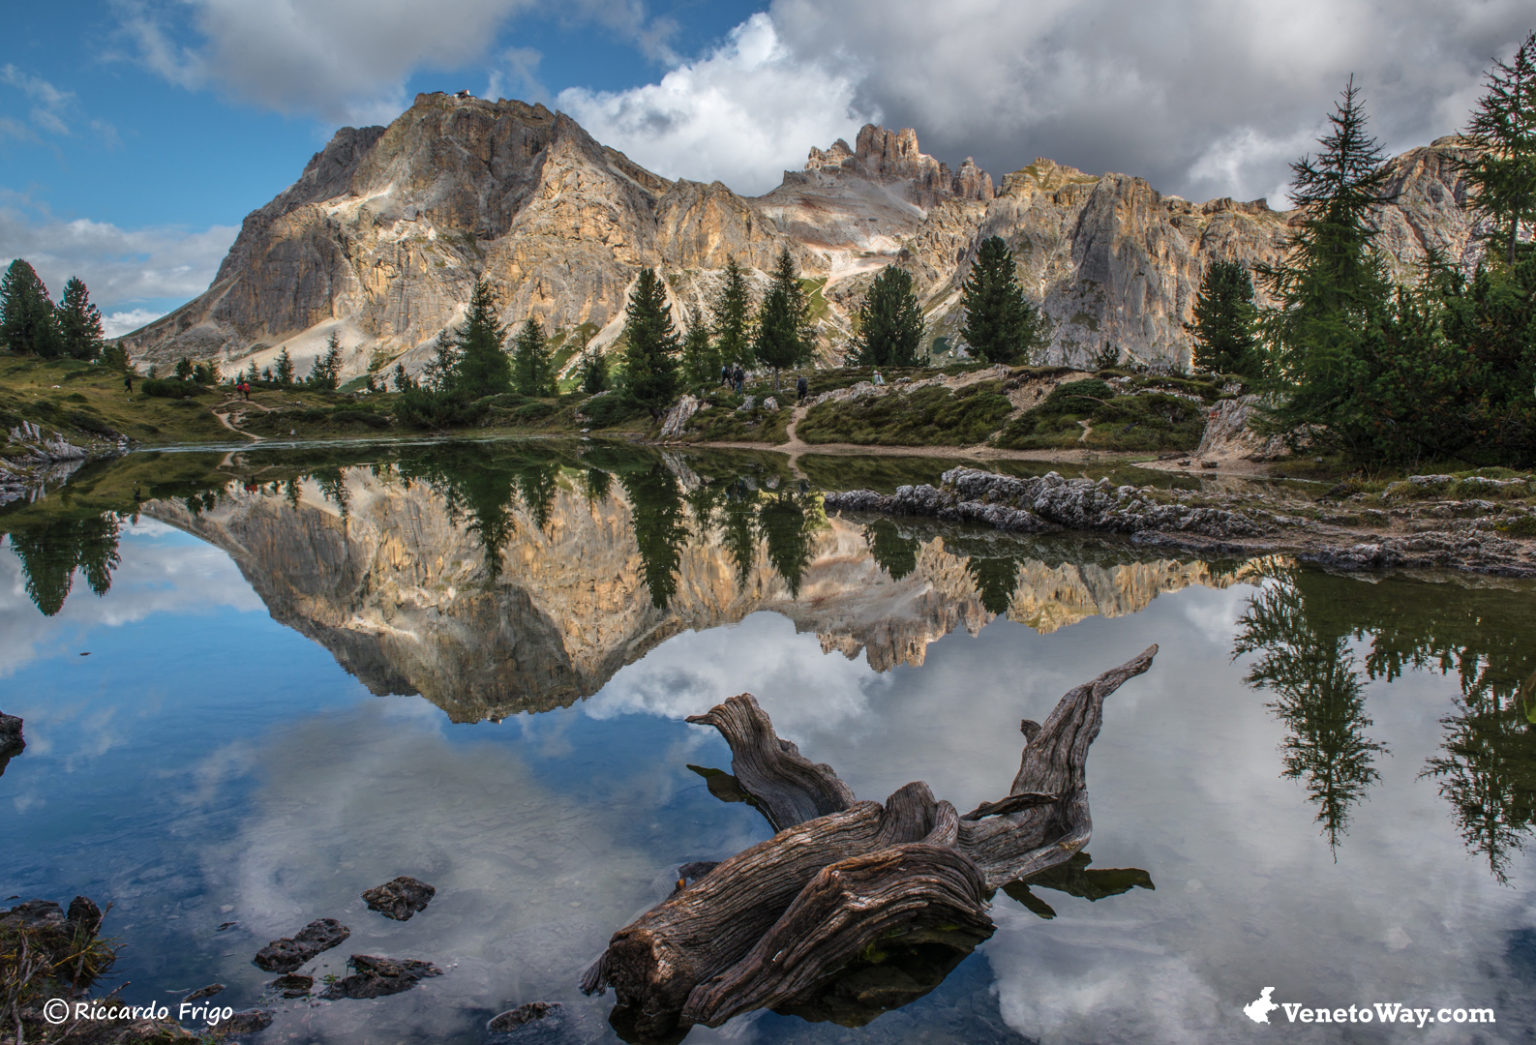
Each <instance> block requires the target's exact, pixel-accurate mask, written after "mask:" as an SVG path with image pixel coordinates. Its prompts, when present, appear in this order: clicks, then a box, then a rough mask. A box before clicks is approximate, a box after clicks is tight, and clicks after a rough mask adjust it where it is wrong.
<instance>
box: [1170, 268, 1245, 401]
mask: <svg viewBox="0 0 1536 1045" xmlns="http://www.w3.org/2000/svg"><path fill="white" fill-rule="evenodd" d="M1257 318H1258V312H1257V310H1256V309H1255V308H1254V305H1253V280H1252V278H1250V277H1249V275H1248V271H1247V270H1246V269H1245V268H1243V266H1242V265H1239V264H1238V263H1237V262H1235V261H1217V262H1213V263H1212V264H1211V267H1210V268H1208V269H1206V270H1205V276H1204V277H1203V278H1202V279H1201V280H1200V296H1199V297H1198V298H1196V299H1195V321H1194V322H1193V323H1190V324H1189V325H1188V326H1187V329H1188V330H1189V332H1190V333H1191V334H1192V335H1193V336H1194V340H1195V345H1194V352H1193V356H1194V365H1195V367H1196V368H1197V369H1200V370H1209V371H1212V372H1213V373H1218V374H1243V375H1245V376H1252V377H1257V376H1258V373H1259V369H1260V366H1259V364H1260V362H1261V361H1260V360H1259V358H1258V357H1257V355H1256V352H1257V349H1258V338H1257V336H1256V335H1255V333H1254V323H1255V321H1256V320H1257Z"/></svg>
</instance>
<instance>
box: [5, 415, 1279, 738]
mask: <svg viewBox="0 0 1536 1045" xmlns="http://www.w3.org/2000/svg"><path fill="white" fill-rule="evenodd" d="M239 464H240V466H241V474H240V476H239V477H238V478H233V479H231V478H226V477H223V476H220V477H219V479H218V481H216V482H215V483H213V484H212V485H207V486H205V487H204V488H202V489H195V490H190V491H178V492H177V493H176V494H175V495H173V496H164V495H160V496H153V497H150V498H146V499H143V500H137V501H135V502H134V503H133V504H132V505H131V506H130V507H129V508H128V509H127V510H128V511H131V512H133V513H135V514H137V513H142V514H143V515H145V516H147V517H149V518H154V519H158V520H160V521H163V522H167V523H169V524H171V525H173V526H175V527H177V528H179V529H181V530H184V531H186V532H188V533H192V534H194V535H196V536H198V537H200V538H202V539H203V540H205V541H207V542H209V543H211V544H213V545H215V546H217V547H219V548H221V549H223V550H225V551H226V552H228V553H229V554H230V556H231V557H232V558H233V559H234V560H235V561H236V563H237V564H239V566H240V568H241V571H242V572H243V573H244V574H245V576H246V578H247V579H248V580H249V581H250V583H251V585H252V586H253V587H254V588H255V590H256V591H257V592H258V593H259V594H260V596H261V597H262V599H263V601H265V602H266V604H267V606H268V607H269V609H270V610H271V612H272V614H273V616H274V617H276V618H277V619H278V620H281V621H283V622H284V623H286V624H289V625H290V626H292V627H294V628H295V629H297V630H298V631H300V632H302V633H303V634H305V635H308V636H310V637H311V638H313V639H315V640H317V641H319V642H321V643H322V644H324V645H325V646H326V648H328V649H329V650H331V652H332V653H333V654H334V655H335V656H336V658H337V660H338V661H339V662H340V663H341V664H342V665H343V666H344V667H345V668H346V669H347V670H348V671H350V672H352V673H353V674H354V675H356V676H357V677H358V678H359V679H360V680H362V681H363V682H364V684H365V685H367V686H368V688H369V689H370V690H371V691H373V692H374V693H378V694H385V693H420V694H421V695H422V696H424V697H426V698H427V699H428V700H430V701H432V702H433V703H435V704H437V705H438V706H440V707H442V708H443V709H444V710H445V711H447V712H448V713H449V715H450V717H452V718H453V719H454V720H455V721H476V720H480V719H487V718H489V719H500V718H502V717H504V716H506V715H508V714H512V713H515V712H517V711H523V710H538V709H543V708H552V707H558V706H565V705H568V704H570V703H571V702H572V701H574V700H576V699H579V698H580V697H584V696H588V695H590V694H592V693H594V692H596V691H597V690H598V689H600V688H601V687H602V685H603V684H604V683H605V682H606V681H607V680H608V679H609V678H610V677H611V676H612V675H613V673H614V672H615V671H617V670H618V669H619V668H620V667H622V666H623V665H625V664H628V663H632V662H633V661H635V660H636V659H638V658H639V657H641V656H643V655H644V653H645V652H646V651H647V650H648V649H651V648H652V647H654V646H655V645H656V644H657V643H658V642H660V641H662V640H664V639H665V638H667V637H668V636H670V635H673V634H676V633H677V632H679V631H681V630H684V629H699V628H708V627H714V626H717V625H720V624H728V623H733V622H736V621H739V620H741V619H743V618H744V617H746V616H747V615H748V614H750V613H754V612H757V611H759V610H771V611H774V612H778V613H782V614H784V615H785V616H787V617H789V618H790V619H792V620H793V621H794V622H795V624H796V627H797V628H799V629H801V630H808V631H814V632H815V633H816V634H817V635H818V636H819V637H820V639H821V642H822V646H823V648H824V649H837V650H840V651H841V652H843V653H844V654H845V655H847V656H850V657H853V656H857V655H858V654H859V653H861V652H862V653H863V654H864V655H865V656H866V657H867V659H868V661H869V663H870V665H871V666H873V667H874V668H875V669H876V670H887V669H889V668H890V667H893V666H895V665H898V664H921V663H922V661H923V657H924V653H925V650H926V649H927V647H928V645H929V644H930V643H931V642H933V641H934V640H935V639H938V638H940V637H941V636H943V635H946V634H948V633H949V632H950V631H952V630H954V629H955V628H956V627H961V626H963V627H965V628H966V629H968V630H969V631H971V632H973V633H974V632H976V631H977V630H979V629H980V628H981V627H983V626H984V625H985V624H986V623H987V622H988V621H989V620H991V619H993V618H994V617H997V616H1007V617H1010V618H1011V619H1014V620H1019V621H1022V622H1024V623H1027V624H1029V625H1030V626H1031V627H1033V628H1036V629H1037V630H1044V631H1048V630H1053V629H1055V628H1058V627H1061V626H1062V625H1064V624H1067V623H1071V622H1072V621H1075V620H1080V619H1083V618H1084V617H1088V616H1092V615H1098V614H1103V615H1109V616H1118V615H1122V614H1125V613H1133V612H1135V611H1137V610H1139V609H1141V608H1142V607H1143V606H1145V605H1146V604H1147V603H1148V602H1150V600H1151V599H1153V598H1155V597H1156V596H1157V594H1158V593H1160V592H1163V591H1174V590H1178V589H1180V588H1183V587H1186V586H1187V585H1190V584H1203V585H1217V586H1224V585H1226V584H1229V583H1232V582H1233V581H1234V580H1239V579H1242V578H1243V577H1246V576H1250V575H1252V574H1253V573H1254V571H1255V569H1256V567H1255V566H1254V565H1253V564H1243V563H1233V564H1231V565H1230V566H1218V565H1212V564H1210V563H1207V562H1204V561H1201V560H1198V559H1194V558H1189V559H1173V558H1166V557H1159V556H1158V555H1154V554H1147V553H1142V552H1139V551H1137V550H1135V549H1133V548H1131V547H1130V546H1128V545H1125V544H1123V543H1122V544H1104V543H1100V542H1091V541H1090V542H1084V541H1079V540H1072V539H1061V538H1056V539H1041V538H1033V539H1021V538H1017V537H1009V536H1005V535H1000V534H994V533H991V532H982V531H975V532H968V533H957V532H955V531H954V530H952V529H937V528H935V527H933V526H926V525H923V524H919V523H913V522H909V521H901V522H893V521H891V520H883V519H875V520H854V519H844V518H831V519H829V518H828V517H827V515H826V513H825V511H824V510H823V508H822V506H821V498H820V496H819V493H817V492H816V491H814V490H812V489H811V488H810V485H809V483H808V482H806V481H805V480H803V479H798V478H795V477H793V476H791V475H789V474H787V473H786V472H785V471H783V469H782V465H781V464H779V463H778V462H777V461H775V460H773V459H771V458H770V459H753V458H746V459H743V458H741V457H729V458H719V457H717V458H708V457H704V458H700V457H684V456H682V455H679V454H675V453H646V452H641V451H636V450H634V449H630V448H623V449H620V448H615V447H606V446H598V447H593V448H587V449H582V448H576V449H565V450H561V449H559V448H554V449H552V448H550V447H548V446H544V445H538V446H525V445H521V444H511V445H498V446H495V447H489V446H486V445H484V444H445V445H440V446H439V445H432V446H423V447H403V448H396V449H394V450H393V452H392V453H390V454H388V455H387V456H383V457H380V458H379V459H375V460H372V461H370V462H369V463H367V464H352V465H337V464H334V463H331V462H317V463H314V464H307V463H306V462H304V461H303V460H302V459H300V460H298V461H297V462H295V461H293V460H292V459H286V458H281V457H278V458H275V459H272V460H271V461H270V462H269V461H268V460H267V457H266V455H260V454H255V453H252V454H250V455H244V458H243V459H242V460H241V461H240V462H239ZM137 492H138V491H136V493H137ZM122 517H125V518H126V517H127V515H126V514H125V513H123V514H122ZM118 518H119V514H118V513H113V512H102V513H98V514H96V515H84V516H82V515H80V514H79V513H78V512H70V513H64V514H56V515H53V516H48V515H43V516H42V517H41V518H39V519H37V520H35V521H34V520H22V521H20V522H19V524H15V525H13V528H12V532H11V537H10V540H11V542H12V545H13V546H14V547H15V548H16V549H17V553H18V555H19V556H20V557H21V559H22V566H23V570H24V572H25V573H26V576H27V577H28V590H29V592H31V591H34V590H35V591H36V592H37V594H36V595H35V596H34V601H35V602H36V604H37V605H38V607H39V609H42V610H43V611H44V612H51V611H56V610H57V608H58V606H59V605H61V604H62V601H63V598H64V596H65V593H67V591H68V589H69V578H70V577H71V575H72V572H73V569H74V566H75V564H76V563H86V562H88V563H90V566H89V568H88V569H87V576H88V577H89V578H90V583H91V585H92V587H93V589H95V590H98V591H101V590H105V585H107V584H108V583H110V570H111V564H112V561H113V559H112V556H111V549H112V541H111V538H110V535H113V534H115V533H116V530H117V525H118ZM103 534H105V535H108V538H107V539H106V540H103V539H102V538H101V536H100V535H103ZM44 549H45V550H46V554H45V553H44V551H43V550H44Z"/></svg>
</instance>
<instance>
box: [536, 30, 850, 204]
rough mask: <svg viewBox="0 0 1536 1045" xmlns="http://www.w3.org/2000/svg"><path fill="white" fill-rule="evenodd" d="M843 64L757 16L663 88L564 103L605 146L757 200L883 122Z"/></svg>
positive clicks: (571, 93)
mask: <svg viewBox="0 0 1536 1045" xmlns="http://www.w3.org/2000/svg"><path fill="white" fill-rule="evenodd" d="M839 64H845V63H833V62H826V63H823V62H821V61H818V60H815V59H806V58H803V57H801V56H798V55H796V54H795V53H794V52H793V51H792V50H791V49H790V48H788V47H786V46H785V44H784V42H783V41H782V40H781V39H780V38H779V35H778V31H777V29H776V27H775V25H774V22H773V21H772V20H771V19H770V18H769V17H768V16H767V15H765V14H756V15H753V16H752V17H751V18H750V19H748V20H747V21H746V22H743V23H742V24H741V25H739V26H737V27H736V29H734V30H733V31H732V32H731V34H730V36H729V37H728V38H727V39H726V40H725V42H724V43H722V44H721V45H720V46H719V47H718V48H716V49H715V50H714V51H712V52H711V53H709V54H707V55H705V56H704V57H703V58H700V59H698V60H697V61H693V62H687V63H683V64H680V65H678V66H676V67H675V68H673V69H672V70H671V71H670V72H668V73H667V74H666V75H665V76H663V77H662V78H661V79H660V81H658V82H656V83H653V84H644V85H642V86H639V87H636V88H633V89H631V90H627V91H589V90H586V89H583V88H579V87H572V88H567V89H566V90H564V91H561V92H560V94H559V96H558V99H557V100H558V102H559V105H560V108H561V109H563V110H565V111H566V112H568V113H570V115H571V116H573V117H574V118H575V119H576V120H577V122H579V123H580V124H581V125H582V126H583V127H585V128H586V129H587V130H588V131H589V132H591V134H592V135H593V136H594V137H595V138H597V139H598V140H599V141H601V142H603V143H604V144H607V145H611V146H613V147H614V148H617V149H620V150H622V151H623V152H625V153H627V154H628V155H629V156H630V157H631V158H632V159H634V160H636V161H637V162H639V163H641V164H643V165H644V166H647V167H650V168H652V169H654V170H656V171H657V172H658V173H660V174H664V175H667V176H669V177H687V178H692V179H694V180H698V181H708V180H712V179H718V180H720V181H723V182H725V183H726V184H727V185H729V186H730V187H731V188H733V189H735V190H736V191H737V192H742V193H748V194H755V193H761V192H766V191H768V190H769V189H771V188H773V187H774V186H775V185H776V184H778V182H779V178H780V175H781V172H782V171H784V170H785V169H788V168H798V167H800V166H801V165H802V164H803V163H804V162H805V155H806V151H807V150H808V149H809V147H810V146H812V145H819V146H823V147H824V146H827V145H830V144H831V143H832V142H833V141H834V140H835V139H837V138H840V137H841V138H849V139H851V138H852V137H853V135H854V134H855V133H856V132H857V130H858V128H859V126H860V125H861V124H863V123H866V122H868V121H870V120H876V119H878V118H879V110H878V108H875V107H871V106H868V105H861V104H859V103H858V102H857V100H856V87H857V78H856V75H855V74H854V72H853V71H852V70H850V69H847V68H839V67H838V65H839Z"/></svg>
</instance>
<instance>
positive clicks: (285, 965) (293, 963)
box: [252, 918, 352, 972]
mask: <svg viewBox="0 0 1536 1045" xmlns="http://www.w3.org/2000/svg"><path fill="white" fill-rule="evenodd" d="M351 935H352V930H351V929H348V928H347V927H346V926H345V925H342V924H341V923H340V922H338V921H337V920H336V919H334V918H317V919H315V920H314V921H312V922H310V923H309V924H308V925H306V926H305V927H304V928H302V929H300V930H299V931H298V932H296V933H294V934H293V935H292V936H284V937H283V938H281V939H278V940H273V941H272V942H271V943H269V944H267V945H266V946H265V947H263V948H262V949H261V950H259V951H257V952H256V957H255V958H254V959H252V960H253V961H254V962H255V963H256V967H257V968H259V969H265V970H267V972H292V971H293V970H295V969H297V968H298V967H299V966H301V965H303V964H304V963H305V962H307V961H309V960H310V959H311V958H313V957H314V956H315V955H317V954H319V953H321V952H322V951H328V950H330V949H331V948H332V947H335V946H336V945H337V944H339V943H341V942H342V941H343V940H345V939H346V938H347V937H348V936H351Z"/></svg>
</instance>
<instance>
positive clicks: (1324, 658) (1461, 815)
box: [1233, 567, 1536, 882]
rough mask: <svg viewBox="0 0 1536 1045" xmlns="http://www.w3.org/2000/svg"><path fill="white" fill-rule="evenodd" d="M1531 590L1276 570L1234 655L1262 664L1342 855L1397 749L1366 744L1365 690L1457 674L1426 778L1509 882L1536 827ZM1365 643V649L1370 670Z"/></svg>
mask: <svg viewBox="0 0 1536 1045" xmlns="http://www.w3.org/2000/svg"><path fill="white" fill-rule="evenodd" d="M1533 616H1536V612H1533V607H1532V606H1531V605H1530V600H1529V596H1528V594H1527V593H1526V592H1525V591H1524V590H1507V589H1503V588H1501V587H1499V586H1497V585H1495V584H1489V585H1487V586H1483V585H1480V584H1474V585H1472V586H1466V587H1464V586H1461V585H1459V584H1453V583H1444V582H1432V581H1427V580H1420V579H1416V578H1407V577H1402V578H1394V579H1393V581H1392V586H1391V589H1390V591H1378V590H1377V589H1375V588H1374V587H1368V586H1366V585H1365V584H1363V583H1362V582H1361V580H1359V579H1356V578H1352V577H1340V576H1337V575H1332V574H1328V573H1324V572H1322V571H1319V570H1310V569H1300V568H1295V567H1292V568H1287V569H1281V570H1278V571H1276V572H1275V573H1274V574H1273V575H1272V576H1271V577H1270V578H1269V579H1267V580H1266V582H1265V584H1264V587H1263V589H1262V590H1261V591H1260V593H1259V594H1258V595H1256V596H1254V598H1253V599H1252V600H1250V603H1249V606H1248V609H1247V611H1246V612H1245V613H1244V615H1243V617H1242V619H1241V620H1240V621H1239V622H1238V625H1239V633H1238V636H1237V640H1236V643H1235V645H1234V654H1233V655H1234V656H1238V655H1241V654H1244V653H1259V654H1260V656H1259V659H1258V660H1257V661H1256V662H1255V664H1254V666H1253V668H1252V670H1251V671H1250V673H1249V675H1248V682H1249V684H1250V685H1254V686H1258V687H1262V688H1265V689H1268V690H1270V691H1272V692H1274V693H1275V694H1276V696H1277V699H1276V700H1275V701H1274V702H1273V703H1271V704H1270V707H1271V709H1273V710H1274V711H1275V712H1276V714H1277V715H1278V716H1279V717H1280V719H1281V720H1282V721H1283V722H1284V723H1285V724H1286V726H1287V727H1288V729H1289V730H1290V731H1291V735H1290V736H1289V737H1288V738H1287V740H1286V742H1285V745H1284V746H1285V750H1286V775H1287V776H1295V775H1298V771H1299V773H1300V775H1304V776H1306V777H1307V779H1308V781H1309V791H1310V792H1311V793H1312V795H1313V798H1314V800H1316V801H1318V802H1319V805H1320V810H1319V816H1318V818H1319V819H1320V820H1322V821H1324V823H1325V830H1326V831H1327V832H1328V833H1329V840H1330V844H1333V845H1336V844H1337V842H1338V836H1339V834H1340V833H1341V832H1342V828H1343V824H1344V821H1345V820H1346V819H1347V815H1348V813H1349V809H1350V806H1351V805H1353V804H1354V803H1355V802H1358V801H1359V799H1360V798H1361V797H1362V795H1363V793H1364V790H1365V788H1366V787H1367V786H1368V785H1369V784H1370V782H1371V781H1373V780H1374V779H1376V771H1375V769H1374V767H1373V766H1372V764H1371V763H1372V759H1373V757H1374V755H1375V753H1376V752H1378V751H1382V750H1384V749H1383V748H1382V747H1381V745H1380V744H1377V743H1376V742H1374V741H1371V740H1369V739H1367V738H1366V737H1365V728H1366V727H1367V726H1369V725H1370V724H1371V720H1370V719H1369V718H1368V717H1366V715H1365V713H1364V701H1363V697H1362V683H1363V680H1365V679H1369V680H1385V681H1390V680H1393V679H1396V678H1398V677H1399V676H1401V675H1402V674H1403V673H1404V672H1405V671H1408V670H1413V671H1439V672H1442V673H1444V674H1446V675H1453V676H1454V677H1455V678H1456V679H1457V681H1458V683H1459V685H1460V690H1461V692H1460V694H1459V695H1458V696H1457V697H1456V698H1455V700H1454V702H1453V705H1452V711H1451V714H1449V715H1446V716H1445V717H1444V718H1442V719H1441V720H1440V724H1441V742H1440V750H1439V751H1438V752H1437V753H1436V754H1435V755H1433V756H1431V757H1430V758H1429V759H1428V760H1427V762H1426V764H1425V766H1424V768H1423V770H1422V771H1421V772H1420V774H1419V775H1420V777H1421V778H1423V779H1426V780H1433V781H1435V782H1436V783H1437V785H1438V789H1439V793H1440V795H1441V797H1443V798H1444V799H1445V800H1446V801H1447V803H1449V805H1450V808H1451V813H1452V815H1453V817H1454V818H1455V821H1456V824H1457V827H1458V830H1459V831H1460V833H1461V837H1462V840H1463V842H1464V843H1465V844H1466V846H1467V848H1468V849H1469V850H1470V851H1471V852H1474V853H1477V854H1479V855H1481V856H1482V858H1483V859H1484V860H1486V861H1487V863H1488V868H1489V870H1490V871H1491V872H1492V873H1493V875H1494V876H1495V877H1496V878H1497V879H1498V880H1499V881H1501V882H1505V881H1507V880H1508V874H1509V863H1510V859H1511V857H1512V855H1513V854H1514V853H1515V852H1517V851H1519V850H1520V849H1522V848H1523V847H1524V845H1525V843H1526V842H1527V840H1528V839H1529V838H1530V835H1531V829H1532V825H1533V824H1536V648H1533V647H1532V645H1531V642H1530V634H1531V629H1532V625H1533ZM1352 642H1363V643H1364V644H1365V648H1364V661H1363V663H1359V664H1357V661H1356V654H1355V651H1354V648H1352V646H1351V643H1352Z"/></svg>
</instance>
